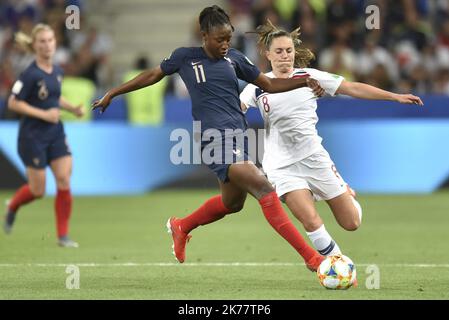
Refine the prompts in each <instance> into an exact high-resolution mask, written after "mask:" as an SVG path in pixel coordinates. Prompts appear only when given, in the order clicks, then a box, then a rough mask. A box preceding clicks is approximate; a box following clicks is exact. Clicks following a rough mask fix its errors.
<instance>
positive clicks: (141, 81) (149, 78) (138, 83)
mask: <svg viewBox="0 0 449 320" xmlns="http://www.w3.org/2000/svg"><path fill="white" fill-rule="evenodd" d="M164 77H165V74H164V73H163V72H162V69H161V67H160V66H157V67H155V68H153V69H148V70H145V71H143V72H141V73H139V74H138V75H137V76H136V77H135V78H133V79H131V80H129V81H128V82H125V83H124V84H121V85H120V86H118V87H116V88H113V89H111V90H109V91H108V92H106V94H105V95H104V96H103V98H101V99H100V100H96V101H94V103H93V104H92V110H95V109H100V112H101V113H103V112H105V111H106V109H107V108H108V106H109V104H110V103H111V100H112V99H113V98H114V97H116V96H119V95H121V94H124V93H128V92H131V91H135V90H139V89H141V88H145V87H148V86H151V85H153V84H155V83H157V82H159V81H160V80H161V79H162V78H164Z"/></svg>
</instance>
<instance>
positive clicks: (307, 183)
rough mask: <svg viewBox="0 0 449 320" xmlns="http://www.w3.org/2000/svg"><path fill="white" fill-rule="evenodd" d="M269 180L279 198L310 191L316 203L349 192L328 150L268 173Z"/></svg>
mask: <svg viewBox="0 0 449 320" xmlns="http://www.w3.org/2000/svg"><path fill="white" fill-rule="evenodd" d="M267 176H268V180H269V181H270V183H271V184H272V185H273V186H274V188H275V189H276V193H277V194H278V196H279V198H281V199H282V196H284V195H285V194H286V193H288V192H291V191H294V190H300V189H308V190H310V191H311V192H312V194H313V197H314V198H315V200H316V201H318V200H330V199H333V198H335V197H337V196H339V195H341V194H343V193H345V192H346V190H347V184H346V182H345V181H344V180H343V178H342V177H341V176H340V174H339V173H338V171H337V169H336V167H335V164H334V163H333V162H332V160H331V158H330V156H329V153H328V152H327V151H326V150H320V151H318V152H316V153H314V154H312V155H310V156H309V157H307V158H305V159H302V160H300V161H297V162H295V163H292V164H290V165H288V166H285V167H282V168H278V169H274V170H271V171H270V172H267Z"/></svg>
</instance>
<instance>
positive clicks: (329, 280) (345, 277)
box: [317, 255, 356, 289]
mask: <svg viewBox="0 0 449 320" xmlns="http://www.w3.org/2000/svg"><path fill="white" fill-rule="evenodd" d="M317 275H318V279H319V281H320V283H321V285H322V286H323V287H325V288H326V289H348V288H350V287H351V286H352V285H354V284H355V282H356V270H355V265H354V262H352V260H351V259H349V258H348V257H347V256H344V255H334V256H329V257H327V258H326V259H324V260H323V262H321V264H320V266H319V267H318V270H317Z"/></svg>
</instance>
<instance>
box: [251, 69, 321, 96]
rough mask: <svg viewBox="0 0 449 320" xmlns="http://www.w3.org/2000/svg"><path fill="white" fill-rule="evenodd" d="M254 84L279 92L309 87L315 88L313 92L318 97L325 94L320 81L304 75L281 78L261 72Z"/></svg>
mask: <svg viewBox="0 0 449 320" xmlns="http://www.w3.org/2000/svg"><path fill="white" fill-rule="evenodd" d="M253 84H255V85H256V86H258V87H259V88H261V89H262V90H263V91H265V92H269V93H278V92H284V91H290V90H293V89H297V88H303V87H309V88H310V89H312V90H313V93H314V94H315V95H316V96H317V97H321V96H322V95H324V93H325V92H324V89H323V88H321V86H320V84H319V82H318V81H317V80H315V79H312V78H310V77H303V78H297V79H292V78H289V79H280V78H270V77H267V76H266V75H265V74H263V73H260V74H259V76H258V77H257V78H256V80H254V82H253Z"/></svg>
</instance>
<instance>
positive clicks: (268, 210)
mask: <svg viewBox="0 0 449 320" xmlns="http://www.w3.org/2000/svg"><path fill="white" fill-rule="evenodd" d="M259 203H260V206H261V207H262V210H263V213H264V215H265V218H266V219H267V220H268V222H269V223H270V224H271V226H272V227H273V228H274V229H275V230H276V231H277V232H278V233H279V234H280V235H281V236H282V237H283V238H284V239H285V240H287V241H288V243H290V244H291V245H292V247H293V248H295V250H296V251H297V252H298V253H299V254H300V255H301V256H302V257H303V258H304V260H305V261H306V262H307V261H309V260H310V259H311V258H312V257H314V256H315V255H316V254H317V253H316V251H315V250H314V249H313V248H312V247H310V246H309V245H308V244H307V242H306V241H305V240H304V238H303V237H302V236H301V234H300V233H299V231H298V230H297V229H296V228H295V226H294V224H293V223H292V222H291V221H290V219H289V218H288V215H287V213H285V211H284V209H283V208H282V205H281V202H280V201H279V199H278V196H277V194H276V192H275V191H273V192H270V193H269V194H267V195H265V196H263V197H262V198H261V199H260V200H259Z"/></svg>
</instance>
